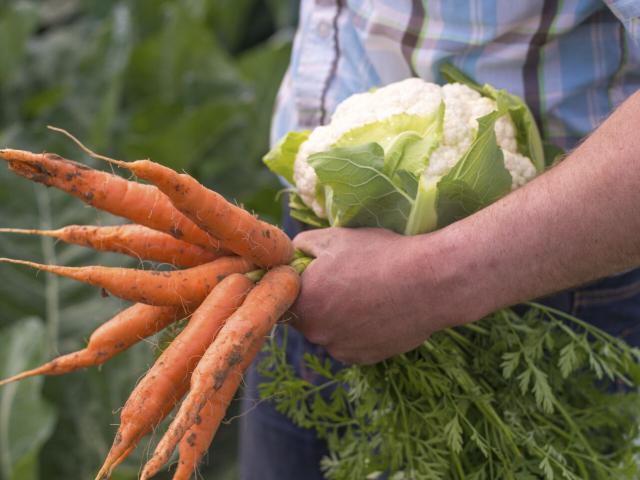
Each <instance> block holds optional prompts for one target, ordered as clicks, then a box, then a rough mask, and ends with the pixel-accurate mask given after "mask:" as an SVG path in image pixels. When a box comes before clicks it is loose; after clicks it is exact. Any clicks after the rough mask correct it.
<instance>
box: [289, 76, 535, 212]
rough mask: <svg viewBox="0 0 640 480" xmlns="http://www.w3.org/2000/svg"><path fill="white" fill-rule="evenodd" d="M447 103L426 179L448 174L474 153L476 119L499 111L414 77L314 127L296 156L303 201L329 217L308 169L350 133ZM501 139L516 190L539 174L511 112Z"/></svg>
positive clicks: (454, 88)
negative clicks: (521, 149)
mask: <svg viewBox="0 0 640 480" xmlns="http://www.w3.org/2000/svg"><path fill="white" fill-rule="evenodd" d="M441 103H444V122H443V130H442V137H441V139H440V142H439V145H438V146H437V147H436V148H435V150H434V151H433V152H432V153H431V155H430V157H429V160H428V164H427V168H426V170H425V172H424V175H425V176H426V177H429V178H435V177H441V176H443V175H446V174H447V173H448V172H449V170H451V168H453V166H454V165H455V164H456V163H457V161H458V160H460V158H461V157H462V156H463V155H464V153H465V152H466V151H467V150H468V149H469V147H470V145H471V143H472V142H473V140H474V138H475V135H476V132H477V130H478V122H477V119H478V118H480V117H483V116H485V115H487V114H489V113H491V112H492V111H494V110H496V109H497V106H496V102H495V101H494V100H493V99H491V98H488V97H484V96H482V95H481V94H480V93H478V92H477V91H475V90H473V89H471V88H469V87H468V86H466V85H463V84H460V83H452V84H447V85H444V86H443V87H441V86H439V85H436V84H434V83H429V82H425V81H424V80H421V79H419V78H410V79H406V80H402V81H400V82H396V83H393V84H390V85H387V86H384V87H381V88H378V89H376V90H373V91H370V92H365V93H359V94H356V95H352V96H351V97H349V98H347V99H346V100H344V101H343V102H342V103H341V104H340V105H338V107H337V108H336V111H335V113H334V114H333V116H332V117H331V121H330V122H329V124H327V125H323V126H320V127H317V128H315V129H314V130H313V131H312V132H311V134H310V135H309V137H308V139H307V140H306V141H305V142H303V143H302V144H301V145H300V148H299V150H298V152H297V154H296V157H295V162H294V167H293V179H294V182H295V185H296V188H297V191H298V194H299V195H300V197H301V198H302V200H303V201H304V202H305V203H306V204H307V205H308V206H309V207H311V208H312V209H313V211H314V212H315V214H316V215H318V216H319V217H320V218H326V212H325V208H324V205H323V204H322V203H321V202H319V201H318V199H317V196H316V185H317V176H316V172H315V170H314V169H313V167H311V165H309V163H308V161H307V160H308V158H309V156H310V155H312V154H314V153H318V152H325V151H327V150H329V149H331V148H332V147H334V146H335V144H336V143H337V142H338V141H339V140H340V139H341V138H342V137H343V136H344V135H345V134H346V133H348V132H350V131H351V130H353V129H355V128H358V127H362V126H365V125H368V124H373V123H376V122H380V121H381V120H385V119H388V118H390V117H393V116H395V115H399V114H403V113H404V114H409V115H417V116H421V117H427V116H431V115H434V114H436V112H437V110H438V108H439V107H440V105H441ZM495 133H496V139H497V143H498V145H499V147H500V148H501V150H502V152H503V155H504V163H505V167H506V168H507V170H508V171H509V173H510V174H511V178H512V189H514V188H517V187H519V186H521V185H524V184H525V183H526V182H527V181H529V180H530V179H532V178H533V177H534V176H535V175H536V168H535V167H534V165H533V163H532V162H531V160H530V159H529V158H527V157H526V156H524V155H522V154H521V153H519V152H518V151H517V142H516V129H515V127H514V125H513V122H512V121H511V119H510V118H509V115H508V114H505V115H503V116H502V117H500V118H499V119H498V120H497V121H496V123H495Z"/></svg>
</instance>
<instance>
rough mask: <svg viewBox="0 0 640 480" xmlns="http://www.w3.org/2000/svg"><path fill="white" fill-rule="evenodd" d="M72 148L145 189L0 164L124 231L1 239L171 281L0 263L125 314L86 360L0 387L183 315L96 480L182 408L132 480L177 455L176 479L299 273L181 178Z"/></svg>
mask: <svg viewBox="0 0 640 480" xmlns="http://www.w3.org/2000/svg"><path fill="white" fill-rule="evenodd" d="M64 133H66V132H64ZM67 135H69V134H67ZM69 136H70V135H69ZM72 138H73V137H72ZM74 140H75V139H74ZM76 141H77V140H76ZM78 144H79V145H80V146H81V147H82V148H83V149H85V151H87V152H88V153H89V154H90V155H92V156H94V157H96V158H101V159H104V160H108V161H110V162H111V163H114V164H116V165H118V166H121V167H124V168H127V169H128V170H130V171H131V172H133V174H134V175H135V176H137V177H138V178H140V179H144V180H146V181H148V182H149V184H142V183H138V182H135V181H130V180H126V179H124V178H122V177H120V176H118V175H114V174H112V173H108V172H104V171H99V170H95V169H91V168H89V167H87V166H85V165H82V164H79V163H76V162H73V161H70V160H66V159H63V158H61V157H59V156H57V155H54V154H50V153H42V154H35V153H31V152H26V151H21V150H11V149H5V150H0V158H2V159H4V160H5V161H6V162H7V163H8V166H9V168H10V169H11V170H12V171H14V172H15V173H17V174H18V175H21V176H23V177H26V178H28V179H31V180H33V181H36V182H39V183H42V184H44V185H47V186H53V187H57V188H59V189H62V190H64V191H65V192H68V193H70V194H72V195H75V196H76V197H78V198H79V199H81V200H82V201H84V202H85V203H87V204H89V205H91V206H93V207H95V208H98V209H101V210H105V211H107V212H110V213H112V214H114V215H117V216H120V217H124V218H126V219H128V220H130V221H131V222H133V223H132V224H128V225H122V226H118V227H100V226H77V225H73V226H68V227H64V228H61V229H59V230H46V231H42V230H19V229H10V228H4V229H0V232H11V233H22V234H36V235H46V236H50V237H54V238H57V239H60V240H62V241H65V242H68V243H73V244H78V245H83V246H87V247H91V248H94V249H96V250H101V251H112V252H118V253H123V254H126V255H130V256H133V257H136V258H139V259H141V260H152V261H156V262H161V263H170V264H172V265H175V266H176V267H183V269H176V270H172V271H153V270H140V269H131V268H110V267H102V266H89V267H66V266H56V265H41V264H37V263H33V262H28V261H24V260H14V259H6V258H2V259H0V261H2V262H8V263H15V264H22V265H27V266H30V267H34V268H36V269H39V270H45V271H47V272H52V273H54V274H58V275H63V276H66V277H69V278H72V279H75V280H78V281H81V282H85V283H89V284H91V285H95V286H98V287H100V288H102V289H104V290H106V291H108V292H109V293H111V294H112V295H114V296H116V297H120V298H122V299H125V300H129V301H131V302H135V304H134V305H133V306H131V307H129V308H127V309H125V310H124V311H122V312H120V313H119V314H118V315H116V316H115V317H113V318H112V319H110V320H108V321H107V322H105V323H104V324H103V325H101V326H100V327H99V328H98V329H97V330H96V331H95V332H94V333H93V334H92V335H91V337H90V339H89V342H88V345H87V346H86V348H84V349H82V350H80V351H77V352H73V353H69V354H67V355H62V356H60V357H58V358H55V359H53V360H51V361H50V362H48V363H45V364H44V365H42V366H40V367H38V368H34V369H32V370H29V371H26V372H22V373H20V374H18V375H15V376H13V377H11V378H7V379H5V380H2V381H0V385H4V384H6V383H9V382H13V381H16V380H20V379H24V378H28V377H31V376H34V375H59V374H63V373H67V372H71V371H74V370H77V369H80V368H85V367H90V366H96V365H100V364H102V363H104V362H105V361H107V360H108V359H110V358H112V357H113V356H115V355H117V354H118V353H119V352H122V351H123V350H125V349H127V348H129V347H130V346H132V345H134V344H135V343H136V342H138V341H140V340H142V339H144V338H146V337H149V336H151V335H153V334H155V333H157V332H159V331H161V330H162V329H164V328H165V327H166V326H168V325H169V324H171V323H172V322H175V321H177V320H179V319H182V318H186V317H187V316H189V315H190V316H191V318H190V320H189V321H188V323H187V325H186V327H185V328H184V329H183V330H182V331H181V332H180V333H179V335H178V336H177V337H176V338H175V339H174V340H173V341H172V342H171V344H170V345H169V346H168V347H167V348H166V349H165V350H164V351H163V352H162V354H161V355H160V357H159V358H158V359H157V361H156V362H155V364H154V365H153V366H152V367H151V369H150V370H149V371H148V372H147V373H146V375H145V376H144V377H143V378H142V380H141V381H140V382H139V383H138V384H137V385H136V387H135V388H134V390H133V392H132V393H131V395H130V397H129V399H128V400H127V402H126V404H125V405H124V407H123V408H122V410H121V414H120V426H119V428H118V432H117V433H116V436H115V439H114V442H113V445H112V447H111V450H110V451H109V453H108V455H107V458H106V460H105V462H104V465H103V466H102V468H101V469H100V471H99V473H98V475H97V477H96V478H98V479H102V478H109V477H110V475H111V473H112V471H113V470H114V468H115V467H116V466H117V465H118V464H120V463H121V462H122V461H123V460H124V459H125V458H126V457H127V456H128V455H129V454H130V453H131V452H132V451H133V449H134V448H135V447H136V446H137V444H138V443H139V442H140V440H141V439H142V438H143V437H144V436H145V435H147V434H148V433H150V432H151V431H152V430H153V429H154V428H155V427H156V426H157V425H158V424H159V423H160V422H161V421H162V420H163V419H164V418H165V417H166V416H167V415H168V414H169V413H170V412H171V411H172V410H173V408H174V407H175V406H176V405H177V404H178V403H179V402H180V400H181V399H182V397H183V396H184V397H185V398H184V400H183V401H182V404H181V406H180V408H179V410H178V412H177V414H176V416H175V418H174V420H173V422H172V423H171V424H170V426H169V429H168V431H167V433H166V434H165V435H164V437H163V438H162V439H161V441H160V443H159V444H158V446H157V448H156V451H155V452H154V453H153V455H152V456H151V458H150V459H149V461H148V463H147V464H146V465H145V467H144V469H143V471H142V478H145V479H147V478H150V477H152V476H153V475H155V474H156V473H157V472H158V471H159V470H160V469H161V468H163V466H164V465H165V464H166V463H167V461H168V460H169V458H170V457H171V455H172V453H173V451H174V450H175V448H176V446H177V445H178V444H179V462H178V468H177V470H176V472H175V475H174V479H188V478H190V477H191V475H192V474H193V473H194V471H195V469H196V467H197V465H198V463H199V462H200V460H201V458H202V456H203V455H204V453H205V452H206V451H207V449H208V447H209V444H210V443H211V441H212V439H213V436H214V435H215V432H216V430H217V428H218V426H219V425H220V423H221V421H222V419H223V418H224V415H225V411H226V409H227V407H228V405H229V403H230V401H231V400H232V398H233V396H234V394H235V392H236V390H237V389H238V387H239V385H240V382H241V378H242V374H243V371H244V370H245V369H246V368H247V367H248V365H249V364H250V363H251V361H252V359H253V358H254V357H255V355H256V354H257V353H258V351H259V350H260V348H261V346H262V344H263V342H264V339H265V337H266V336H267V335H268V333H269V331H270V329H271V328H272V326H273V325H274V324H275V322H276V321H277V320H278V319H279V318H280V317H281V316H282V315H283V314H284V313H285V312H286V310H287V309H288V308H289V307H290V306H291V304H292V303H293V302H294V301H295V299H296V297H297V295H298V292H299V289H300V277H299V272H300V270H301V268H303V267H301V265H303V264H304V262H302V263H300V262H298V263H296V262H294V264H293V265H294V266H296V267H297V268H294V267H292V266H290V265H289V264H290V263H291V262H292V261H293V253H294V252H293V246H292V244H291V241H290V240H289V238H288V237H287V236H286V234H284V232H282V231H281V230H279V229H278V228H277V227H274V226H272V225H269V224H267V223H264V222H262V221H260V220H259V219H258V218H256V217H255V216H253V215H251V214H250V213H249V212H247V211H245V210H244V209H242V208H240V207H238V206H235V205H233V204H231V203H229V202H227V201H226V200H225V199H224V198H223V197H222V196H220V195H219V194H217V193H216V192H214V191H211V190H209V189H207V188H205V187H204V186H203V185H201V184H200V183H198V182H197V181H196V180H195V179H194V178H192V177H191V176H189V175H186V174H179V173H177V172H175V171H173V170H171V169H169V168H167V167H164V166H162V165H159V164H157V163H154V162H151V161H149V160H139V161H135V162H121V161H117V160H112V159H108V158H106V157H102V156H100V155H97V154H95V153H93V152H91V151H90V150H88V149H86V147H84V146H82V144H80V143H79V142H78ZM185 395H186V396H185Z"/></svg>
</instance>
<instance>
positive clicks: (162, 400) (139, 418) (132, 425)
mask: <svg viewBox="0 0 640 480" xmlns="http://www.w3.org/2000/svg"><path fill="white" fill-rule="evenodd" d="M252 287H253V282H252V281H251V280H249V278H248V277H246V276H245V275H240V274H235V275H230V276H228V277H227V278H225V279H224V280H223V281H222V282H221V283H220V284H219V285H218V286H217V287H216V288H215V289H214V290H213V291H212V292H211V293H210V294H209V296H208V297H207V298H206V299H205V301H204V302H203V303H202V305H200V307H199V308H198V309H197V310H196V311H195V312H194V313H193V316H192V317H191V320H190V321H189V323H188V324H187V326H186V327H185V329H184V330H183V331H182V332H180V334H179V335H178V336H177V337H176V338H175V340H174V341H173V342H171V344H170V345H169V347H167V349H166V350H165V351H164V352H163V353H162V355H161V356H160V357H159V358H158V360H157V361H156V363H155V364H154V366H153V367H152V368H151V369H150V370H149V371H148V372H147V374H146V375H145V377H144V378H143V379H142V380H141V381H140V383H139V384H138V385H137V386H136V388H135V389H134V390H133V392H132V393H131V395H130V396H129V399H128V400H127V402H126V404H125V406H124V408H123V409H122V413H121V414H120V428H119V429H118V433H117V434H116V438H115V440H114V443H113V446H112V447H111V451H110V452H109V454H108V455H107V459H106V460H105V463H104V465H103V467H102V469H101V470H100V475H102V474H105V473H107V475H108V474H110V472H111V470H112V467H113V462H114V459H117V458H120V456H121V455H122V454H123V452H125V451H126V450H127V449H128V448H130V447H131V445H135V444H136V443H137V442H138V441H139V440H140V438H142V436H143V435H144V434H145V433H146V432H147V431H148V430H149V429H150V428H153V427H154V426H155V425H157V424H158V423H160V422H161V421H162V419H163V418H164V415H163V414H162V413H163V412H162V410H163V408H164V407H165V406H166V405H167V401H168V399H169V398H171V397H172V395H173V392H174V389H175V385H177V384H178V383H180V382H182V381H184V380H185V379H189V376H190V374H191V372H192V371H193V369H194V368H195V366H196V364H197V363H198V361H199V360H200V358H201V357H202V355H203V353H204V352H205V350H206V349H207V347H208V346H209V345H210V344H211V342H212V341H213V339H214V338H215V336H216V335H217V333H218V331H219V330H220V328H221V327H222V325H223V323H224V321H225V320H226V319H227V318H228V317H229V316H230V315H232V314H233V312H234V311H235V310H236V309H237V308H238V307H239V306H240V305H241V304H242V302H243V301H244V299H245V297H246V295H247V293H248V292H249V290H250V289H251V288H252Z"/></svg>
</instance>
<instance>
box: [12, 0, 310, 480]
mask: <svg viewBox="0 0 640 480" xmlns="http://www.w3.org/2000/svg"><path fill="white" fill-rule="evenodd" d="M296 4H297V2H296V0H133V1H120V2H118V1H105V0H17V1H12V0H0V146H3V147H4V146H11V147H13V148H22V149H28V150H34V151H44V150H47V151H54V152H57V153H59V154H61V155H63V156H66V157H68V158H73V159H77V160H80V161H83V162H86V163H88V164H90V165H94V166H95V165H96V163H95V162H94V161H92V160H91V159H89V158H87V157H86V156H83V155H81V153H80V152H79V150H78V149H77V148H75V147H74V146H73V145H72V144H71V143H70V142H69V141H67V140H66V139H64V138H63V137H61V136H59V135H57V134H54V133H52V132H49V131H48V130H46V129H45V126H46V125H48V124H51V125H56V126H60V127H63V128H66V129H68V130H70V131H71V132H73V133H74V134H75V135H77V136H78V137H79V138H82V139H83V140H84V141H85V143H86V144H87V145H89V146H90V147H91V148H93V149H94V150H97V151H100V152H102V153H105V154H108V155H109V156H112V157H115V158H122V159H136V158H146V157H151V158H153V159H154V160H156V161H159V162H162V163H165V164H167V165H170V166H171V167H173V168H176V169H184V170H185V171H188V172H190V173H191V174H193V175H194V176H196V177H197V178H198V179H199V180H200V181H201V182H203V183H204V184H206V185H209V186H211V187H213V188H215V189H216V190H217V191H219V192H221V193H223V194H224V195H226V196H227V198H230V199H233V200H235V201H237V202H238V203H242V204H244V205H245V206H246V207H247V208H249V209H251V210H253V211H255V212H256V213H258V214H260V216H262V217H263V218H266V219H268V220H270V221H272V222H278V221H279V216H280V209H279V205H278V203H277V202H276V201H275V200H274V198H275V195H276V192H277V190H278V189H279V185H278V184H277V182H276V181H275V180H274V178H273V177H272V175H270V174H269V172H267V171H266V169H265V168H264V167H263V166H262V165H261V163H260V157H261V156H262V154H263V153H264V152H265V151H266V150H267V147H268V128H269V121H270V116H271V111H272V106H273V100H274V97H275V93H276V91H277V87H278V85H279V82H280V79H281V78H282V75H283V74H284V71H285V69H286V66H287V63H288V58H289V52H290V46H291V39H292V32H293V24H294V22H295V20H296V18H297V8H296ZM99 167H100V168H105V166H104V165H99ZM0 218H1V222H0V224H1V225H0V226H5V227H18V228H34V227H39V228H57V227H60V226H63V225H67V224H73V223H79V224H83V223H86V224H90V223H93V224H113V223H117V222H119V220H118V219H115V218H113V217H110V216H108V215H105V214H100V213H97V212H95V211H93V210H92V209H90V208H87V207H85V206H84V204H82V203H80V202H79V201H78V200H76V199H74V198H72V197H69V196H68V195H65V194H62V193H61V192H58V191H54V190H48V189H45V188H44V187H43V186H41V185H32V184H31V183H29V182H28V181H26V180H23V179H21V178H18V177H16V176H14V175H12V174H10V173H8V171H7V169H6V167H5V166H4V165H0ZM0 256H8V257H13V258H21V259H31V260H35V261H43V262H46V263H60V264H64V265H90V264H97V263H102V264H105V265H123V266H134V265H135V264H136V262H135V261H132V260H127V259H124V258H122V257H118V256H115V255H110V254H96V253H94V252H91V251H89V250H86V249H83V248H81V247H72V246H67V245H63V244H59V243H58V244H56V243H54V242H52V241H51V240H50V239H44V240H41V239H38V238H24V237H17V236H8V235H3V236H1V237H0ZM147 266H148V265H145V267H147ZM0 276H1V278H2V279H3V281H2V282H0V377H5V376H8V375H9V374H11V373H15V372H17V371H20V370H23V369H25V368H27V367H30V366H33V365H36V364H38V363H41V362H42V361H44V360H46V359H49V358H51V357H52V356H54V355H56V354H59V353H66V352H69V351H72V350H75V349H78V348H82V346H83V345H84V344H85V341H86V339H87V338H88V336H89V335H90V333H91V332H92V331H93V330H94V329H95V328H96V327H97V325H99V324H100V323H101V322H103V321H104V320H106V319H108V318H109V317H110V316H111V315H112V314H113V313H114V312H116V311H117V310H118V309H122V308H124V306H125V305H124V304H123V303H122V302H120V301H118V300H116V299H113V298H103V297H102V296H101V295H100V292H98V291H97V290H95V289H92V288H87V287H84V286H80V285H77V284H75V283H73V282H71V281H67V280H64V279H57V278H53V277H50V276H49V275H45V274H39V275H37V274H35V273H34V272H33V271H31V270H26V269H24V268H14V267H11V266H5V265H3V266H0ZM157 340H158V339H155V340H152V341H149V342H142V344H140V345H138V346H136V347H134V348H132V349H130V350H129V351H127V352H125V353H124V354H123V355H121V356H119V357H117V358H116V359H114V360H113V361H111V362H109V363H108V364H106V365H105V366H103V367H102V368H101V369H90V370H86V371H82V372H77V373H74V374H71V375H66V376H61V377H48V378H36V379H31V380H27V381H24V382H22V383H19V384H13V385H9V386H6V387H4V388H3V389H1V390H0V480H36V479H46V480H56V479H66V480H68V479H72V480H73V479H85V478H93V475H95V473H96V471H97V469H98V467H99V465H100V464H101V463H102V460H103V458H104V456H105V454H106V452H107V450H108V448H109V446H110V444H111V442H112V439H113V435H114V433H115V427H114V425H113V424H114V423H115V422H117V420H118V416H117V410H118V409H119V408H120V407H121V406H122V405H123V404H124V402H125V400H126V398H127V395H128V393H129V391H130V390H131V389H132V387H133V385H134V384H135V382H136V381H137V379H138V378H139V377H140V376H141V375H142V374H143V373H144V371H145V370H146V368H147V367H148V366H149V365H150V363H151V362H152V361H153V358H154V355H155V354H156V353H157ZM237 425H238V422H232V423H231V424H230V425H228V426H226V427H225V428H222V429H221V431H220V433H219V435H218V437H217V438H216V441H215V442H214V446H213V450H212V452H214V453H212V454H211V455H210V456H209V459H208V462H207V465H205V466H204V467H203V468H202V470H201V473H202V476H203V477H204V478H214V476H215V478H218V479H227V478H229V479H232V478H237V468H236V436H237ZM155 437H156V439H157V437H158V435H157V434H156V435H155ZM145 445H146V440H145V442H143V443H142V444H141V445H140V447H139V448H138V450H137V451H136V452H135V454H134V455H132V456H131V458H130V459H129V460H128V461H127V462H126V463H125V464H123V466H122V467H121V468H119V469H118V471H117V474H116V475H114V477H113V478H114V479H117V480H126V479H134V478H136V476H137V473H138V469H139V466H140V465H141V462H142V459H143V458H144V457H145V455H147V454H148V451H147V449H146V448H145ZM165 478H170V475H166V476H165Z"/></svg>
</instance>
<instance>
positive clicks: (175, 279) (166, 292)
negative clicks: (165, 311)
mask: <svg viewBox="0 0 640 480" xmlns="http://www.w3.org/2000/svg"><path fill="white" fill-rule="evenodd" d="M0 262H5V263H15V264H19V265H27V266H29V267H32V268H37V269H39V270H44V271H46V272H51V273H55V274H56V275H61V276H64V277H68V278H72V279H74V280H78V281H80V282H84V283H88V284H90V285H94V286H97V287H101V288H103V289H104V290H106V291H108V292H109V293H111V294H112V295H113V296H115V297H119V298H122V299H124V300H130V301H132V302H137V303H145V304H147V305H157V306H184V307H193V306H197V305H199V304H200V303H201V302H202V301H203V300H204V299H205V298H206V296H207V295H208V294H209V292H210V291H211V290H212V289H213V287H215V286H216V285H217V284H218V283H219V282H220V281H221V280H222V279H224V278H225V277H227V276H228V275H230V274H232V273H245V272H249V271H250V270H252V269H253V265H252V264H251V262H249V261H248V260H246V259H244V258H240V257H222V258H219V259H217V260H214V261H213V262H210V263H205V264H204V265H198V266H197V267H192V268H187V269H185V270H174V271H154V270H138V269H135V268H117V267H102V266H90V267H64V266H59V265H42V264H39V263H34V262H28V261H25V260H14V259H10V258H0Z"/></svg>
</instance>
